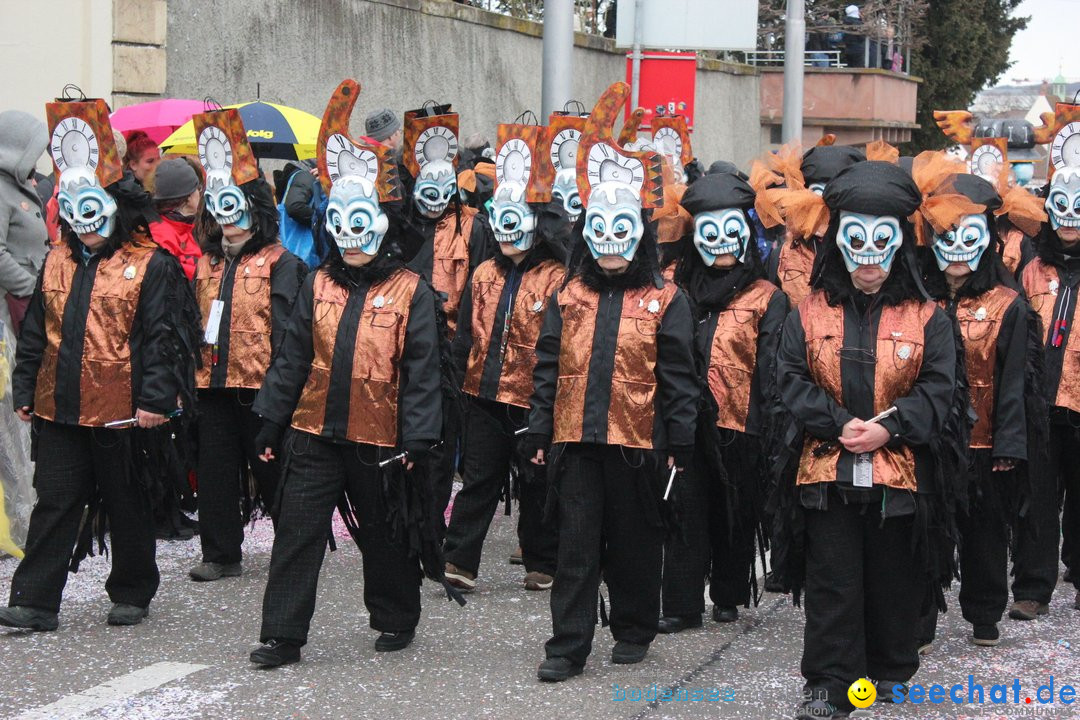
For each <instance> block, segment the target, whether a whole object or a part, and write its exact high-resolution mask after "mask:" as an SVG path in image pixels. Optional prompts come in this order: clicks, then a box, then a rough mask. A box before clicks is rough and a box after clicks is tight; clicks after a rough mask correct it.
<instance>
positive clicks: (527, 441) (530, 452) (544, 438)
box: [521, 433, 551, 460]
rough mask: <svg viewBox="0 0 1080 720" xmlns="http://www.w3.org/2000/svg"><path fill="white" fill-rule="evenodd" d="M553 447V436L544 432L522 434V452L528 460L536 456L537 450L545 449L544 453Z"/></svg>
mask: <svg viewBox="0 0 1080 720" xmlns="http://www.w3.org/2000/svg"><path fill="white" fill-rule="evenodd" d="M550 449H551V436H550V435H545V434H543V433H525V434H524V435H522V436H521V454H522V455H523V456H524V457H525V459H526V460H532V459H533V458H534V457H536V451H537V450H543V451H544V455H547V454H548V450H550Z"/></svg>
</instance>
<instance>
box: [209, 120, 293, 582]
mask: <svg viewBox="0 0 1080 720" xmlns="http://www.w3.org/2000/svg"><path fill="white" fill-rule="evenodd" d="M194 122H195V131H196V135H197V137H198V147H199V160H200V161H201V162H202V164H203V168H204V169H205V170H206V176H207V184H206V190H205V193H204V196H203V207H204V210H203V218H202V222H201V223H200V227H203V228H207V229H208V232H207V235H206V237H203V238H199V240H200V245H202V247H203V251H204V254H203V256H202V257H201V258H199V263H198V266H197V268H196V277H195V288H196V295H197V297H198V301H199V310H200V311H201V313H202V317H203V319H204V321H205V331H204V338H203V340H204V344H203V349H202V356H203V361H202V369H201V370H200V371H199V373H198V374H197V376H196V380H197V384H198V387H199V409H200V413H199V424H198V432H199V460H198V470H197V473H196V477H197V478H198V481H199V521H200V538H201V540H202V551H203V559H202V562H201V563H200V564H199V565H196V566H195V567H194V568H192V569H191V570H190V571H189V575H190V576H191V578H192V579H193V580H200V581H208V580H218V579H219V578H221V577H222V576H230V577H231V576H236V575H239V574H240V559H241V550H240V546H241V543H243V540H244V520H245V518H248V519H249V518H250V517H251V514H252V512H253V510H254V506H255V505H257V504H260V502H261V505H262V506H263V509H264V510H266V511H269V510H270V508H271V505H272V503H273V500H274V496H275V491H276V489H277V480H278V477H279V476H280V474H281V468H280V466H279V465H278V463H277V462H276V461H274V462H269V463H265V462H260V461H259V459H258V453H259V452H261V448H260V449H259V450H256V448H255V435H256V433H257V432H258V430H259V419H258V418H257V417H256V416H255V414H254V413H253V412H251V405H252V403H253V402H254V401H255V393H256V392H258V390H259V388H260V387H261V386H262V383H263V377H264V376H265V375H266V369H267V368H268V367H269V366H270V358H271V356H272V355H273V353H274V352H275V351H276V350H277V348H278V346H279V345H280V344H281V340H282V338H283V336H284V334H285V324H286V322H287V321H288V316H289V312H290V311H291V309H292V303H293V300H294V299H295V297H296V292H297V290H298V289H299V286H300V281H301V278H302V276H303V274H306V268H305V267H304V266H303V264H302V263H301V261H300V260H299V258H297V257H296V256H295V255H293V254H292V253H290V252H288V251H287V250H285V248H284V247H283V246H282V244H281V242H280V241H279V240H278V215H277V210H276V208H275V207H274V200H273V195H272V193H271V192H270V186H269V185H267V183H266V181H265V180H263V179H262V177H261V176H260V175H259V169H258V167H256V165H255V159H254V156H253V155H252V153H251V148H250V146H249V145H248V142H247V135H246V134H245V132H244V126H243V121H241V119H240V114H239V113H238V112H236V111H235V110H220V111H216V112H210V113H204V114H202V115H196V116H195V118H194ZM249 475H250V476H253V477H254V480H255V488H254V490H255V492H254V493H252V492H251V491H250V490H249V487H248V482H249V481H248V477H249ZM241 497H243V498H244V503H243V509H241Z"/></svg>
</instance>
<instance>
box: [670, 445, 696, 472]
mask: <svg viewBox="0 0 1080 720" xmlns="http://www.w3.org/2000/svg"><path fill="white" fill-rule="evenodd" d="M668 455H670V456H671V457H673V458H675V467H677V468H679V469H680V470H685V469H687V468H688V467H690V464H691V463H693V462H694V446H693V445H672V446H670V447H669V448H668Z"/></svg>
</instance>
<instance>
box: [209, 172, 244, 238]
mask: <svg viewBox="0 0 1080 720" xmlns="http://www.w3.org/2000/svg"><path fill="white" fill-rule="evenodd" d="M203 200H204V201H205V202H206V209H207V210H208V211H209V212H210V214H211V215H212V216H213V217H214V220H216V221H217V224H218V225H221V226H222V227H224V226H226V225H235V226H236V227H238V228H240V229H241V230H250V229H251V208H250V207H249V206H248V201H247V197H245V196H244V191H243V190H241V189H240V188H239V187H238V186H236V185H234V184H233V179H232V173H231V171H229V170H227V169H224V170H211V171H210V172H209V173H207V175H206V190H205V191H204V192H203Z"/></svg>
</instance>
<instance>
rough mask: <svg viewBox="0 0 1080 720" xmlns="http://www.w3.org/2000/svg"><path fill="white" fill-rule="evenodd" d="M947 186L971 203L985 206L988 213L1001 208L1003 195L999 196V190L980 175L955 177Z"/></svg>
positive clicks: (965, 174)
mask: <svg viewBox="0 0 1080 720" xmlns="http://www.w3.org/2000/svg"><path fill="white" fill-rule="evenodd" d="M947 184H948V186H950V187H951V188H952V189H953V190H954V191H955V192H958V193H960V194H961V195H963V196H965V197H967V199H968V200H970V201H971V202H973V203H976V204H978V205H985V206H986V210H987V211H988V212H993V211H994V210H997V209H998V208H999V207H1001V195H999V194H998V191H997V189H996V188H995V187H994V186H993V185H991V184H990V183H989V182H987V181H986V180H984V179H983V178H981V177H979V176H978V175H969V174H967V173H961V174H957V175H953V176H952V177H951V178H949V180H948V183H947Z"/></svg>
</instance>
